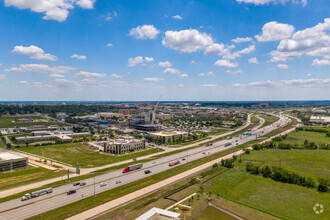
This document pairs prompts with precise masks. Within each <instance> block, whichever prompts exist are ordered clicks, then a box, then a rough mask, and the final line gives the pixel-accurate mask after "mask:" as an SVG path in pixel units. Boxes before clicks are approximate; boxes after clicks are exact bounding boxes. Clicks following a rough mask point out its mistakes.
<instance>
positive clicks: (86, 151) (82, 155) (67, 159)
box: [19, 143, 161, 167]
mask: <svg viewBox="0 0 330 220" xmlns="http://www.w3.org/2000/svg"><path fill="white" fill-rule="evenodd" d="M19 150H22V151H25V152H28V153H32V154H36V155H40V156H44V157H46V158H49V159H54V160H57V161H62V162H64V163H68V164H71V165H74V166H75V165H76V164H77V162H78V165H79V166H80V167H95V166H102V165H106V164H110V163H115V162H119V161H123V160H128V159H132V158H133V157H140V156H144V155H148V154H152V153H156V152H158V151H160V150H161V149H159V150H157V149H150V148H149V149H146V150H143V151H139V152H135V153H130V154H125V155H120V156H110V155H105V154H100V153H99V152H96V151H95V150H93V149H92V148H90V147H88V146H86V145H84V144H82V143H68V144H55V145H47V146H28V147H25V146H24V147H20V148H19Z"/></svg>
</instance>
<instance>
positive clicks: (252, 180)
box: [206, 150, 330, 219]
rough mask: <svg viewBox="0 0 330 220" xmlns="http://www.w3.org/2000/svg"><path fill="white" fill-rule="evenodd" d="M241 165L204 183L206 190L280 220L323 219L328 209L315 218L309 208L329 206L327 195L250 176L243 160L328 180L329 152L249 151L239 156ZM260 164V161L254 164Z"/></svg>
mask: <svg viewBox="0 0 330 220" xmlns="http://www.w3.org/2000/svg"><path fill="white" fill-rule="evenodd" d="M242 159H243V163H242V164H239V163H236V166H238V167H237V168H235V169H230V170H229V171H227V172H225V173H223V175H220V176H218V177H216V178H214V179H213V180H212V181H210V183H208V187H206V188H207V190H211V191H212V193H213V194H214V195H217V194H219V195H220V197H223V198H225V199H227V200H229V201H233V202H236V203H238V204H241V205H244V206H247V207H250V208H254V209H257V210H259V211H262V212H265V213H267V214H270V215H273V216H275V217H278V218H281V219H327V217H328V216H329V215H330V211H329V209H327V210H326V209H325V212H324V213H323V214H322V215H319V216H317V215H316V214H315V213H314V212H313V206H314V205H315V204H316V203H321V204H323V205H324V207H329V206H330V194H329V193H319V192H317V190H316V189H315V188H314V189H309V188H306V187H302V186H297V185H293V184H287V183H281V182H276V181H273V180H272V179H269V178H263V177H262V176H256V175H251V174H249V173H247V172H246V171H245V170H244V169H245V163H246V162H247V161H246V160H247V159H248V160H262V161H266V163H264V164H263V165H262V166H264V165H270V166H273V165H279V160H280V159H281V160H282V161H281V166H282V167H284V168H285V169H288V170H292V171H295V172H297V173H299V174H301V175H303V176H306V177H308V176H310V177H312V178H314V179H317V178H318V177H326V178H329V177H330V152H329V151H323V150H314V151H313V150H311V151H296V150H290V151H288V150H265V151H252V152H251V154H249V155H243V156H242ZM256 163H260V162H256Z"/></svg>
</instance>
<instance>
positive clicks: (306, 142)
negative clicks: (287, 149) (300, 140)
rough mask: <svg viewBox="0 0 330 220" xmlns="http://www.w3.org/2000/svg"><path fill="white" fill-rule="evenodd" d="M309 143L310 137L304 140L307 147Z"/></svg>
mask: <svg viewBox="0 0 330 220" xmlns="http://www.w3.org/2000/svg"><path fill="white" fill-rule="evenodd" d="M308 144H309V141H308V139H307V138H306V139H305V141H304V146H305V147H307V146H308Z"/></svg>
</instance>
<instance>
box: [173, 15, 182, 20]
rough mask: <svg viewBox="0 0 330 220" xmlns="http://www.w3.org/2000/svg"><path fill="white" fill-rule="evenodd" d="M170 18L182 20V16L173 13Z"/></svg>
mask: <svg viewBox="0 0 330 220" xmlns="http://www.w3.org/2000/svg"><path fill="white" fill-rule="evenodd" d="M172 18H174V19H179V20H182V17H181V16H180V15H174V16H172Z"/></svg>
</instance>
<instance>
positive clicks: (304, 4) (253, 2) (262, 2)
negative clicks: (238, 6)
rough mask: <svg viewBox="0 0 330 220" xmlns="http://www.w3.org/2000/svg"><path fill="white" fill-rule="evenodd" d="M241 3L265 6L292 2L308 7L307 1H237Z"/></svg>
mask: <svg viewBox="0 0 330 220" xmlns="http://www.w3.org/2000/svg"><path fill="white" fill-rule="evenodd" d="M236 1H237V2H239V3H242V2H244V3H247V4H254V5H265V4H269V3H274V4H285V3H286V2H289V1H291V2H292V3H301V4H302V5H303V6H306V5H307V0H236Z"/></svg>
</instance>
